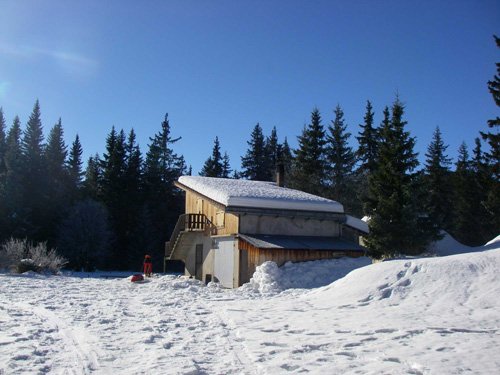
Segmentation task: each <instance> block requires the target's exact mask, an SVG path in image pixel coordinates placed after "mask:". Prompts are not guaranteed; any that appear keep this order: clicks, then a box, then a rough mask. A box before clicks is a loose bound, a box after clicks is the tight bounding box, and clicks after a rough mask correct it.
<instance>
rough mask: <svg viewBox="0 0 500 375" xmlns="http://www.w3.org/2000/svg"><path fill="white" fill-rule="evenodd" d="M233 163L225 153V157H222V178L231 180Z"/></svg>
mask: <svg viewBox="0 0 500 375" xmlns="http://www.w3.org/2000/svg"><path fill="white" fill-rule="evenodd" d="M231 172H232V170H231V163H230V162H229V155H228V153H227V152H224V156H223V157H222V177H223V178H229V177H230V176H231Z"/></svg>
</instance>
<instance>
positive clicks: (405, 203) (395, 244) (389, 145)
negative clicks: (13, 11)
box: [366, 98, 433, 258]
mask: <svg viewBox="0 0 500 375" xmlns="http://www.w3.org/2000/svg"><path fill="white" fill-rule="evenodd" d="M403 114H404V106H403V104H402V103H401V102H400V101H399V98H397V99H396V101H395V102H394V104H393V106H392V117H391V120H390V122H389V123H385V124H384V126H383V127H382V129H381V132H380V135H381V137H380V142H379V145H378V148H379V156H378V160H379V165H378V167H377V168H376V170H375V172H374V173H373V174H372V175H371V176H370V179H369V199H368V201H367V204H366V212H367V213H368V214H369V216H370V221H369V227H370V236H369V237H368V238H367V240H366V242H367V245H368V248H369V250H370V253H371V255H372V256H374V257H377V258H379V257H384V256H394V255H397V254H417V253H420V252H421V251H423V250H424V247H425V246H426V245H427V243H428V242H429V241H430V239H431V237H432V235H433V234H431V233H429V232H428V228H427V225H426V224H427V223H426V222H425V221H423V220H421V219H422V215H421V212H419V210H418V208H417V207H418V205H417V202H415V200H414V199H413V194H412V193H413V192H412V188H413V183H414V177H413V175H412V174H411V172H412V171H413V170H414V169H415V168H416V167H417V166H418V160H417V154H416V153H415V152H414V151H413V149H414V146H415V139H414V138H412V137H410V133H409V132H407V131H406V130H405V125H406V121H404V120H403Z"/></svg>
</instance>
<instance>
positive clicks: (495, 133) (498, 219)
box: [481, 36, 500, 233]
mask: <svg viewBox="0 0 500 375" xmlns="http://www.w3.org/2000/svg"><path fill="white" fill-rule="evenodd" d="M494 38H495V42H496V45H497V47H500V38H498V37H497V36H494ZM495 65H496V68H497V73H496V74H495V76H494V77H493V79H492V80H490V81H488V90H489V92H490V94H491V96H492V97H493V100H494V102H495V104H496V106H497V107H500V63H498V62H497V63H496V64H495ZM488 127H489V128H490V129H491V130H490V131H488V132H481V135H482V136H483V139H485V140H487V142H488V144H489V146H490V150H489V152H488V153H486V157H487V160H488V164H489V165H490V168H491V171H492V178H491V182H490V184H489V187H488V194H487V199H486V201H485V203H484V207H485V209H486V211H487V212H488V215H489V218H490V219H489V220H488V226H489V227H490V228H494V229H493V230H494V231H495V232H494V233H497V232H498V228H500V134H499V128H500V117H498V116H496V117H495V118H494V119H491V120H488Z"/></svg>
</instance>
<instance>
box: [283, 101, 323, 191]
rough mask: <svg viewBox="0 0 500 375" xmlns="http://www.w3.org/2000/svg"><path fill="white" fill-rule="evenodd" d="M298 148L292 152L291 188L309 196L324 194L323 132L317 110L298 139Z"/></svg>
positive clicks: (313, 112)
mask: <svg viewBox="0 0 500 375" xmlns="http://www.w3.org/2000/svg"><path fill="white" fill-rule="evenodd" d="M298 143H299V147H298V149H297V150H295V151H294V153H295V157H294V163H293V169H292V176H291V177H292V178H291V181H290V185H291V187H293V188H295V189H298V190H302V191H305V192H308V193H311V194H316V195H323V194H324V192H325V189H324V186H325V179H326V161H325V144H326V140H325V130H324V128H323V125H322V124H321V114H320V112H319V110H318V109H317V108H315V109H314V110H313V111H312V113H311V123H310V124H309V125H308V126H307V127H305V126H304V129H303V130H302V134H301V135H300V136H299V137H298Z"/></svg>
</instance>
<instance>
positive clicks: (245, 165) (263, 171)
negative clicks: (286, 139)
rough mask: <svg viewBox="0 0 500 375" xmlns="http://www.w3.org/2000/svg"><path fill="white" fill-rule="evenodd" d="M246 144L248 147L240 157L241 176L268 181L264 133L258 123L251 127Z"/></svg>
mask: <svg viewBox="0 0 500 375" xmlns="http://www.w3.org/2000/svg"><path fill="white" fill-rule="evenodd" d="M247 144H248V146H249V148H248V149H247V152H246V154H245V156H243V157H242V158H241V168H242V169H243V170H242V171H241V174H242V176H243V177H245V178H247V179H249V180H257V181H270V180H271V176H270V175H269V167H268V166H269V164H268V160H267V158H266V148H265V141H264V134H263V133H262V128H261V126H260V124H259V123H257V125H255V127H254V128H253V131H252V134H251V135H250V140H249V141H248V142H247Z"/></svg>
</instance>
